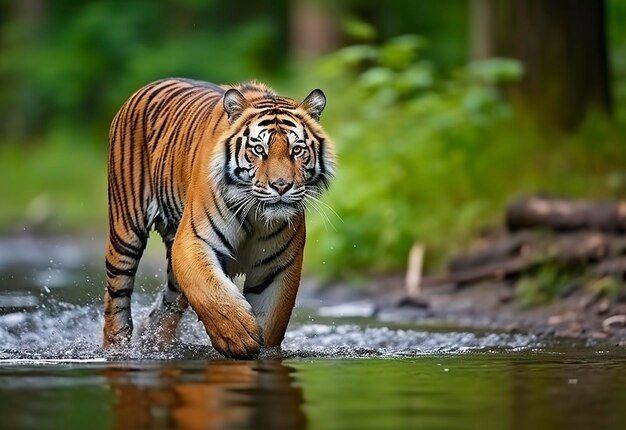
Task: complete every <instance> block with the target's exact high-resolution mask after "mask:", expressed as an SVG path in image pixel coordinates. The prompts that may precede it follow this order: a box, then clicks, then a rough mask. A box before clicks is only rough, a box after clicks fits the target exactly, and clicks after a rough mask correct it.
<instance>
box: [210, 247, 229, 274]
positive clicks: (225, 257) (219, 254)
mask: <svg viewBox="0 0 626 430" xmlns="http://www.w3.org/2000/svg"><path fill="white" fill-rule="evenodd" d="M209 246H211V245H209ZM211 251H213V253H214V254H215V256H216V257H217V261H218V262H219V263H220V267H221V268H222V272H224V274H226V265H227V264H228V259H229V257H228V255H226V254H224V253H223V252H221V251H220V250H218V249H216V248H215V247H213V246H211Z"/></svg>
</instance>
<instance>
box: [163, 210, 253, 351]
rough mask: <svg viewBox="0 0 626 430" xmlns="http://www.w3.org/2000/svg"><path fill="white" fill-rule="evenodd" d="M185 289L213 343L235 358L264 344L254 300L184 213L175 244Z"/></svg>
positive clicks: (175, 265) (175, 267)
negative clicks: (188, 221)
mask: <svg viewBox="0 0 626 430" xmlns="http://www.w3.org/2000/svg"><path fill="white" fill-rule="evenodd" d="M172 268H173V270H174V275H175V277H176V279H177V280H178V283H179V285H180V288H181V291H182V292H183V293H184V294H185V297H187V300H188V301H189V304H190V305H191V307H192V308H193V310H194V311H195V312H196V314H197V315H198V319H199V320H200V321H202V324H204V328H205V330H206V332H207V334H208V335H209V337H210V338H211V344H212V345H213V347H214V348H215V349H217V350H218V351H219V352H220V353H221V354H223V355H225V356H226V357H232V358H252V357H254V356H255V355H257V354H258V353H259V351H260V350H261V346H262V345H263V336H262V330H261V327H260V326H259V324H258V323H257V321H256V319H255V317H254V315H253V314H252V311H251V307H250V304H249V303H248V302H247V301H246V299H245V298H244V296H243V295H242V294H241V292H240V291H239V289H238V288H237V286H236V285H235V284H234V283H233V282H232V280H231V279H230V278H228V276H226V274H225V273H224V272H223V269H222V267H221V264H220V261H219V258H218V255H216V253H215V252H214V250H213V249H212V247H211V246H210V245H209V244H208V243H207V242H206V241H205V240H203V238H202V237H200V236H198V235H196V234H195V231H194V229H193V228H192V227H191V226H190V225H188V224H186V219H185V217H183V220H182V221H181V225H180V226H179V229H178V233H177V235H176V239H175V240H174V245H173V248H172Z"/></svg>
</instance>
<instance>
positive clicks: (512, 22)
mask: <svg viewBox="0 0 626 430" xmlns="http://www.w3.org/2000/svg"><path fill="white" fill-rule="evenodd" d="M604 15H605V2H604V0H549V1H546V0H503V1H495V0H473V1H472V16H473V17H474V18H472V23H473V25H474V26H476V25H481V26H484V29H482V30H481V29H472V35H473V39H474V40H473V42H472V46H473V55H474V56H475V58H483V57H484V56H485V55H484V54H485V53H487V54H489V55H494V56H504V57H510V58H516V59H518V60H520V61H521V62H522V64H523V66H524V76H523V78H522V80H521V82H519V83H518V84H517V85H515V86H513V87H512V88H511V92H510V95H511V97H512V99H513V100H514V101H515V102H516V103H517V104H518V105H519V106H520V107H522V108H523V109H525V110H527V111H528V112H530V113H532V114H533V115H535V116H536V117H537V118H538V119H539V120H540V121H541V122H543V123H545V124H547V125H550V126H556V127H557V128H560V129H563V130H572V129H574V128H576V127H577V126H578V125H579V124H580V123H581V122H582V121H583V120H584V118H585V114H586V113H587V111H588V109H589V108H595V109H597V110H600V111H603V112H605V113H606V114H610V113H611V110H612V101H611V95H610V79H609V67H608V55H607V48H606V35H605V31H606V28H605V17H604ZM487 37H490V38H491V43H490V44H489V43H488V42H487V41H486V40H485V39H486V38H487Z"/></svg>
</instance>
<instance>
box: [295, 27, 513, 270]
mask: <svg viewBox="0 0 626 430" xmlns="http://www.w3.org/2000/svg"><path fill="white" fill-rule="evenodd" d="M424 46H426V43H425V41H424V39H423V38H421V37H419V36H414V35H407V36H401V37H397V38H394V39H391V40H390V41H388V42H386V43H384V44H382V45H380V46H373V45H359V46H351V47H348V48H345V49H343V50H341V51H339V52H337V53H336V54H334V55H333V56H331V57H330V58H328V59H327V60H326V61H325V62H324V64H323V65H322V67H321V70H322V73H324V74H326V76H328V77H329V78H330V79H332V81H333V83H334V84H332V85H331V88H333V90H334V91H330V94H331V99H330V100H331V101H330V103H329V105H330V106H332V105H333V103H335V107H334V109H332V111H331V112H329V113H327V114H326V115H325V120H326V121H327V122H328V124H327V128H328V130H329V132H330V134H331V136H333V137H334V140H335V143H336V146H337V148H338V152H339V174H338V178H337V181H336V182H335V184H334V185H333V187H332V188H331V191H330V193H329V195H328V199H327V202H328V204H329V205H330V206H331V207H332V208H334V210H335V211H336V212H337V213H338V216H335V215H333V214H332V212H329V214H328V222H327V223H328V224H332V227H328V226H325V224H324V221H323V219H320V218H318V219H317V220H316V221H315V222H313V223H311V227H310V231H311V232H312V235H313V236H314V237H317V236H320V237H324V240H323V241H319V239H318V240H316V241H313V243H312V245H311V246H309V248H308V251H307V258H308V259H309V260H310V261H311V262H312V264H313V265H316V266H318V268H322V271H323V274H324V275H327V276H331V277H333V276H345V275H349V274H350V273H351V272H352V273H353V274H354V273H358V272H359V271H360V270H362V269H363V268H368V269H369V270H374V271H377V270H389V269H395V268H399V267H402V266H403V265H404V263H405V256H406V253H407V250H408V249H409V247H410V246H411V244H412V243H413V242H414V241H421V242H426V243H427V244H428V249H429V250H430V251H434V254H435V255H441V253H442V251H446V250H449V249H450V248H451V247H454V245H455V243H453V242H451V241H450V237H454V238H455V239H458V238H459V234H461V233H465V232H467V231H468V230H470V229H471V228H472V227H475V226H476V225H478V224H479V223H481V222H482V221H483V220H484V219H483V216H484V215H485V213H486V209H487V203H486V202H485V200H483V198H482V197H481V196H479V192H478V188H479V187H480V186H481V182H482V181H483V180H484V179H485V178H484V177H483V176H482V171H481V169H480V167H481V166H480V164H481V163H482V162H483V161H481V159H479V158H478V157H477V155H478V153H479V152H480V151H483V150H484V148H485V146H486V145H489V144H490V143H488V142H485V137H486V130H485V127H486V126H487V125H489V124H491V123H493V121H495V120H497V119H499V118H503V117H506V116H508V115H509V108H508V107H507V105H506V104H505V103H504V102H503V100H502V98H501V95H500V92H499V91H498V88H497V85H496V84H499V83H501V82H503V81H507V80H510V79H513V78H517V77H518V76H519V66H518V65H517V63H515V62H512V61H507V60H493V61H489V62H484V63H473V64H471V65H470V66H469V67H467V68H463V69H461V70H458V71H457V72H456V73H455V74H454V76H451V77H442V76H440V75H439V74H438V73H437V71H436V69H435V68H434V66H433V64H432V63H431V62H429V61H427V60H425V59H423V58H422V57H421V55H420V52H421V50H422V49H423V47H424ZM516 71H517V72H518V73H515V72H516ZM339 88H341V90H340V89H339ZM333 93H340V94H342V96H341V99H333V98H332V94H333ZM325 228H330V229H331V231H330V233H329V234H324V233H323V232H324V229H325ZM347 268H350V269H347Z"/></svg>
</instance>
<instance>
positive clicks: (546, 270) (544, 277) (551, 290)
mask: <svg viewBox="0 0 626 430" xmlns="http://www.w3.org/2000/svg"><path fill="white" fill-rule="evenodd" d="M580 272H581V270H580V269H579V270H574V269H573V268H572V267H561V266H559V265H557V264H544V265H541V266H539V267H538V268H537V269H536V270H534V271H533V272H532V273H527V274H525V275H524V276H523V277H522V279H520V280H519V282H517V284H516V286H515V299H516V303H517V304H518V305H519V306H521V307H523V308H529V307H532V306H537V305H542V304H545V303H548V302H550V301H551V300H552V299H554V298H555V297H556V296H557V295H558V294H559V293H561V292H563V291H565V289H567V288H569V287H570V286H571V284H572V282H576V278H577V276H576V275H580V274H581V273H580Z"/></svg>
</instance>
